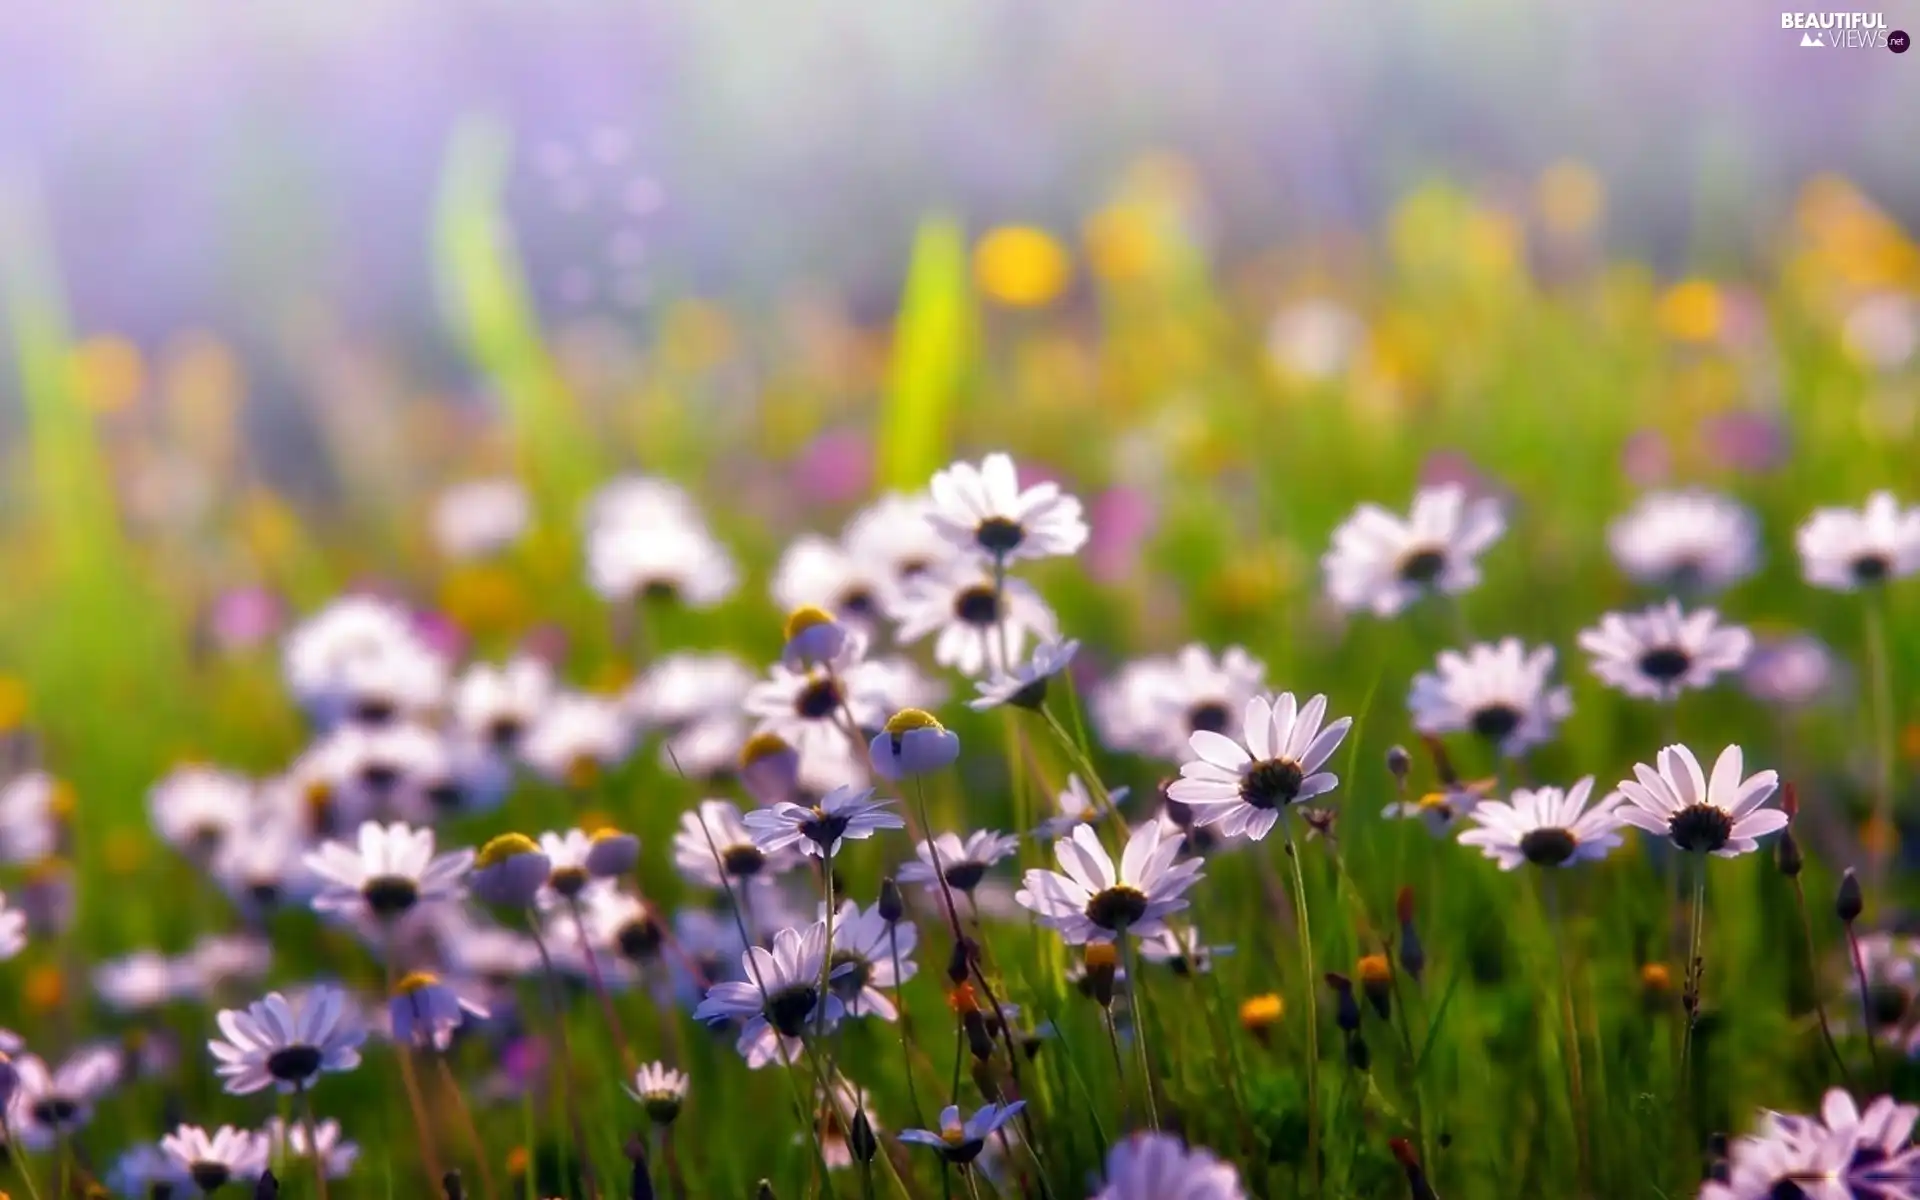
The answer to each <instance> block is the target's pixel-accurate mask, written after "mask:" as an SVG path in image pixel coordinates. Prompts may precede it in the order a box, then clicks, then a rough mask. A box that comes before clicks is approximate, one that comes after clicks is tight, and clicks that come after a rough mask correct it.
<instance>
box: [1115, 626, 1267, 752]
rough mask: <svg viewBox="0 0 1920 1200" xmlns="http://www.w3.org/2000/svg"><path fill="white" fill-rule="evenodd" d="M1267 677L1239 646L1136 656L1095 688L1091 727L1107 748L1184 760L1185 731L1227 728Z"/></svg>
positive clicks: (1188, 648)
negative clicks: (1169, 654) (1118, 671)
mask: <svg viewBox="0 0 1920 1200" xmlns="http://www.w3.org/2000/svg"><path fill="white" fill-rule="evenodd" d="M1266 677H1267V667H1266V664H1265V663H1263V662H1261V661H1260V660H1259V659H1257V658H1254V657H1253V656H1252V655H1250V654H1248V653H1247V652H1246V651H1245V650H1243V649H1241V648H1240V647H1239V646H1228V647H1227V648H1226V649H1225V650H1223V651H1221V652H1220V654H1219V655H1218V656H1217V657H1216V656H1215V655H1214V653H1213V651H1211V650H1209V649H1207V647H1205V646H1202V645H1200V644H1198V643H1194V644H1192V645H1189V646H1186V647H1183V648H1182V649H1181V651H1180V653H1179V654H1177V655H1175V656H1174V657H1172V658H1144V659H1138V660H1136V661H1134V662H1131V663H1128V664H1127V665H1126V666H1125V667H1124V668H1122V669H1121V671H1120V673H1119V674H1117V675H1115V676H1114V677H1113V679H1111V680H1110V681H1108V683H1107V684H1106V685H1105V686H1104V687H1101V688H1100V689H1098V690H1097V691H1096V692H1095V693H1094V696H1093V701H1092V715H1093V724H1094V728H1095V730H1096V731H1098V733H1099V734H1100V740H1101V741H1103V742H1105V743H1106V744H1107V745H1108V746H1109V747H1111V748H1112V749H1115V750H1123V751H1129V752H1132V753H1135V754H1144V755H1147V756H1149V757H1152V758H1169V759H1175V760H1181V761H1184V760H1186V759H1190V758H1192V757H1193V750H1192V747H1191V744H1190V742H1189V741H1188V738H1189V737H1190V735H1192V734H1195V733H1198V732H1200V731H1201V730H1208V731H1211V732H1213V733H1225V732H1226V731H1227V730H1228V729H1229V728H1230V727H1231V726H1232V725H1233V723H1234V721H1235V719H1236V718H1237V717H1238V716H1239V714H1241V713H1243V712H1245V711H1246V709H1247V701H1249V700H1251V699H1253V698H1254V697H1255V696H1257V695H1259V694H1260V692H1261V689H1262V688H1264V687H1265V686H1266Z"/></svg>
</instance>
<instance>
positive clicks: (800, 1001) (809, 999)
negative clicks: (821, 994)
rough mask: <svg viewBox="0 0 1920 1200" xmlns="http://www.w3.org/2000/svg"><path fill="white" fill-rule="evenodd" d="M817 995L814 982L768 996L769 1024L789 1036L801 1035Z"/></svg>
mask: <svg viewBox="0 0 1920 1200" xmlns="http://www.w3.org/2000/svg"><path fill="white" fill-rule="evenodd" d="M816 995H817V992H816V991H815V989H814V987H813V985H812V984H799V985H797V986H794V987H790V988H786V989H784V990H782V991H778V992H775V993H773V994H772V995H771V996H768V997H767V1024H769V1025H771V1026H773V1027H774V1028H775V1029H777V1030H779V1031H780V1032H781V1033H783V1034H785V1035H786V1036H788V1037H799V1036H800V1034H801V1031H802V1030H804V1029H806V1027H807V1018H808V1017H809V1016H810V1015H812V1013H813V1003H814V999H815V997H816Z"/></svg>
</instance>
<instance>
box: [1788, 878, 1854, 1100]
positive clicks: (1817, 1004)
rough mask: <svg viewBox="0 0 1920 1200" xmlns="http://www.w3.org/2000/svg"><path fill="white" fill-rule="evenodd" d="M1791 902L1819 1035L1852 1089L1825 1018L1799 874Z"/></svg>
mask: <svg viewBox="0 0 1920 1200" xmlns="http://www.w3.org/2000/svg"><path fill="white" fill-rule="evenodd" d="M1793 903H1794V905H1795V907H1797V908H1798V909H1799V910H1800V933H1801V936H1803V937H1804V938H1806V941H1807V974H1808V975H1809V976H1811V977H1812V982H1813V1011H1814V1012H1815V1013H1816V1014H1817V1015H1818V1016H1819V1018H1820V1036H1821V1037H1822V1038H1823V1039H1824V1040H1825V1041H1826V1043H1827V1053H1829V1054H1831V1055H1833V1065H1834V1066H1836V1067H1838V1068H1839V1069H1840V1081H1841V1082H1842V1083H1844V1084H1846V1087H1847V1090H1848V1091H1849V1092H1851V1091H1852V1090H1853V1074H1852V1072H1850V1071H1848V1070H1847V1061H1846V1059H1844V1058H1842V1057H1840V1044H1839V1043H1838V1042H1836V1041H1834V1040H1833V1025H1832V1023H1831V1022H1829V1021H1828V1020H1827V999H1826V997H1825V996H1824V995H1822V992H1823V990H1824V989H1823V988H1822V987H1821V985H1820V971H1819V966H1818V964H1819V961H1820V959H1819V953H1820V952H1819V951H1818V950H1817V949H1816V948H1815V947H1814V944H1813V918H1812V917H1811V916H1809V915H1808V914H1807V889H1806V888H1804V887H1802V886H1800V879H1799V876H1795V877H1794V880H1793ZM1867 1036H1868V1037H1869V1038H1871V1037H1872V1036H1873V1026H1872V1025H1871V1024H1869V1025H1868V1026H1867Z"/></svg>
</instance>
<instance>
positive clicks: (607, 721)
mask: <svg viewBox="0 0 1920 1200" xmlns="http://www.w3.org/2000/svg"><path fill="white" fill-rule="evenodd" d="M632 749H633V730H632V728H631V727H630V726H629V725H628V723H627V718H626V715H625V714H624V713H623V712H622V711H621V709H620V705H618V704H617V703H615V702H614V701H612V700H608V699H605V698H603V697H600V696H591V695H587V694H586V693H584V692H563V693H561V694H560V695H558V696H555V697H554V698H553V699H552V700H551V701H550V702H549V703H548V704H547V707H546V710H545V711H544V712H542V713H541V714H540V719H539V720H537V721H535V722H534V724H533V728H531V729H529V730H528V731H527V733H526V736H525V737H524V738H523V739H522V740H521V744H520V757H521V759H522V760H523V761H525V762H526V764H527V765H528V766H529V767H531V768H533V769H534V770H535V771H537V772H539V773H540V774H541V775H543V776H545V777H546V778H547V779H549V780H551V781H552V782H554V783H561V784H565V785H566V786H568V787H573V788H586V787H591V786H592V785H593V784H595V783H596V782H598V781H599V780H600V779H601V778H603V777H604V776H605V775H606V774H607V772H609V771H611V770H613V769H614V768H615V767H618V766H619V765H620V764H621V763H623V762H625V761H626V758H627V755H628V754H629V753H630V752H631V751H632Z"/></svg>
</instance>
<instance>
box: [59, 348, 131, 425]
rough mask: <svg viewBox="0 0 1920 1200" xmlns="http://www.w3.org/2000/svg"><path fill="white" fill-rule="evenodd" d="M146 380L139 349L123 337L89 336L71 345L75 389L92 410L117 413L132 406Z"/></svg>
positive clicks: (81, 400)
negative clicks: (76, 344)
mask: <svg viewBox="0 0 1920 1200" xmlns="http://www.w3.org/2000/svg"><path fill="white" fill-rule="evenodd" d="M146 382H147V369H146V364H145V362H144V361H142V359H141V357H140V348H139V347H138V346H135V345H134V344H133V343H132V342H130V341H128V340H127V339H125V338H119V337H95V338H88V339H87V340H86V341H84V342H81V343H80V344H79V345H78V346H75V347H74V350H73V387H74V392H75V393H76V394H77V395H78V396H79V398H80V402H81V403H82V404H84V405H86V406H87V407H88V408H90V409H92V410H93V411H94V412H97V413H117V412H125V411H126V410H128V409H130V408H132V407H133V406H134V405H135V404H136V403H137V402H138V401H139V399H140V393H141V391H142V390H143V389H144V388H145V387H146Z"/></svg>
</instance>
